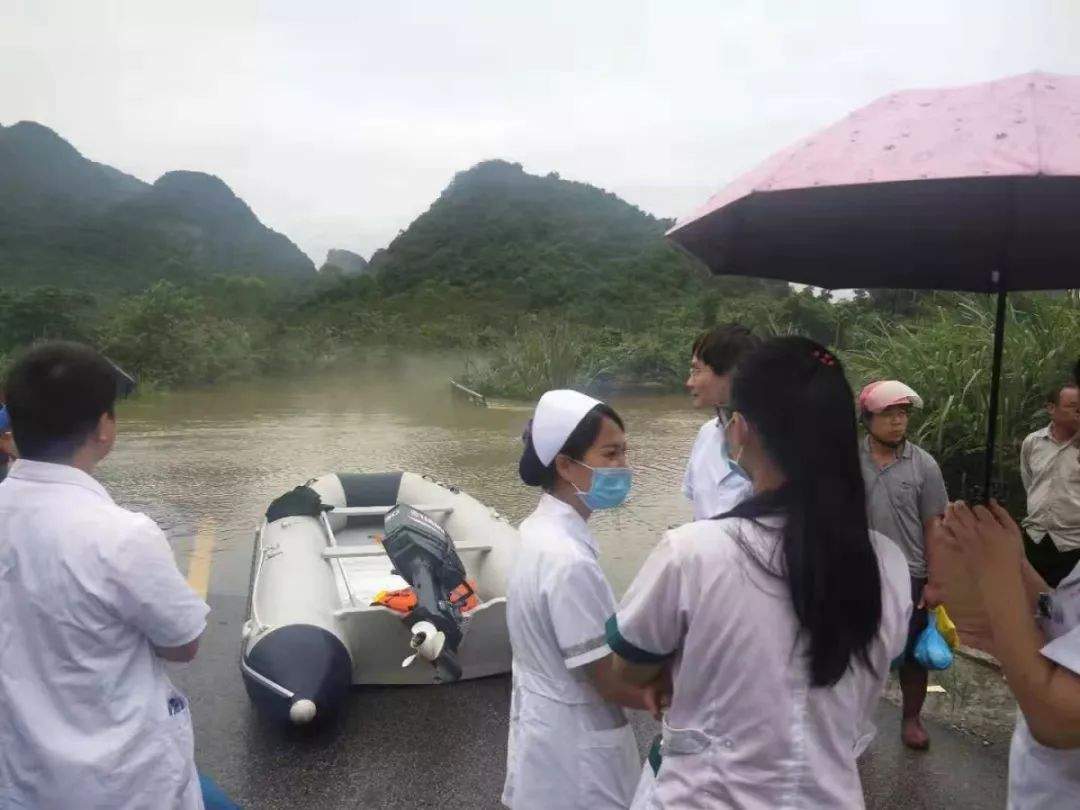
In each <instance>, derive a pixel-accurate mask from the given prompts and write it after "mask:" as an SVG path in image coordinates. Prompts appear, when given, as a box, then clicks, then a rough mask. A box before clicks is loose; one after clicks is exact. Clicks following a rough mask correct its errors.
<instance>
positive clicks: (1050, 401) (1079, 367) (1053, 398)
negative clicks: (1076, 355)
mask: <svg viewBox="0 0 1080 810" xmlns="http://www.w3.org/2000/svg"><path fill="white" fill-rule="evenodd" d="M1073 373H1074V374H1076V375H1077V377H1080V361H1078V362H1077V364H1076V368H1075V369H1074V370H1073ZM1066 388H1080V381H1077V380H1066V381H1065V382H1063V383H1060V384H1058V385H1055V386H1054V387H1053V388H1051V389H1050V390H1049V391H1047V392H1046V404H1047V405H1060V404H1061V392H1062V391H1064V390H1065V389H1066Z"/></svg>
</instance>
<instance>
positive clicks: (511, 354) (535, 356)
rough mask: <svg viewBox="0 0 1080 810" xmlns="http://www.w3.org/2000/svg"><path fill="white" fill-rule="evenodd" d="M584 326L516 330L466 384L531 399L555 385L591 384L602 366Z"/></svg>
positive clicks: (558, 386) (564, 386)
mask: <svg viewBox="0 0 1080 810" xmlns="http://www.w3.org/2000/svg"><path fill="white" fill-rule="evenodd" d="M588 347H589V339H588V337H587V336H586V335H585V333H584V332H583V327H575V326H571V325H570V324H566V323H555V324H550V325H536V324H534V325H530V326H526V327H524V328H521V329H519V330H518V331H516V332H515V333H514V335H513V337H512V338H510V339H509V340H508V341H506V342H505V343H504V344H502V345H501V346H500V347H499V348H498V349H496V351H495V353H494V355H492V356H491V358H490V359H489V360H488V362H487V363H486V364H485V365H483V366H479V367H474V368H473V369H472V370H471V371H470V372H469V374H468V375H467V380H466V384H467V385H469V386H470V387H472V388H475V389H476V390H478V391H482V392H483V393H484V394H488V395H495V396H504V397H515V398H520V399H531V398H533V397H536V396H539V395H540V394H542V393H543V392H544V391H547V390H550V389H552V388H581V387H587V386H588V385H589V384H590V383H591V382H592V381H593V379H594V378H595V376H596V374H597V371H598V369H597V368H596V367H595V365H594V364H593V362H592V361H591V359H590V357H589V356H588Z"/></svg>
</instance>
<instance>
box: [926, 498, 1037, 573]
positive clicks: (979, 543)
mask: <svg viewBox="0 0 1080 810" xmlns="http://www.w3.org/2000/svg"><path fill="white" fill-rule="evenodd" d="M942 530H943V533H944V536H945V538H946V542H948V543H949V544H950V545H951V546H952V547H953V548H955V549H957V550H958V551H959V552H960V553H961V554H962V555H963V557H964V560H965V563H966V564H967V567H968V570H969V571H970V572H971V574H972V576H974V577H975V578H976V579H977V580H978V581H979V582H980V585H983V584H985V583H986V581H987V580H992V579H993V578H994V577H995V576H998V575H1003V574H1004V575H1013V574H1017V573H1018V572H1019V570H1020V566H1021V563H1022V562H1023V559H1024V543H1023V540H1022V538H1021V535H1020V527H1019V526H1017V525H1016V521H1014V520H1013V519H1012V516H1011V515H1009V513H1008V512H1007V511H1006V510H1005V509H1004V507H1002V506H1001V504H999V503H998V502H997V501H995V500H993V499H991V501H990V507H989V508H987V507H985V506H982V505H978V506H975V507H974V509H973V508H971V507H969V506H968V505H967V504H966V503H964V502H963V501H956V502H955V503H951V504H949V506H948V508H947V509H946V510H945V519H944V520H943V521H942Z"/></svg>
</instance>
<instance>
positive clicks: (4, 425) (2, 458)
mask: <svg viewBox="0 0 1080 810" xmlns="http://www.w3.org/2000/svg"><path fill="white" fill-rule="evenodd" d="M16 458H18V456H17V455H16V453H15V439H14V437H12V435H11V418H10V417H9V416H8V412H7V408H6V407H5V406H3V405H0V481H3V480H4V479H5V478H6V477H7V472H8V467H9V466H10V465H11V462H13V461H14V460H15V459H16Z"/></svg>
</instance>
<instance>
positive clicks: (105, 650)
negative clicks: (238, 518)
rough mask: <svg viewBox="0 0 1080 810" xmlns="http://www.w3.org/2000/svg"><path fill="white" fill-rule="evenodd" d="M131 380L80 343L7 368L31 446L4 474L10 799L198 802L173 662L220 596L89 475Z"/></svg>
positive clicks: (53, 346)
mask: <svg viewBox="0 0 1080 810" xmlns="http://www.w3.org/2000/svg"><path fill="white" fill-rule="evenodd" d="M122 383H123V381H122V379H120V378H119V377H118V375H117V373H116V369H115V367H113V366H112V365H110V364H109V363H108V361H106V360H105V359H104V358H103V357H101V355H99V354H98V353H97V352H95V351H93V350H92V349H90V348H89V347H87V346H81V345H79V344H75V343H60V342H56V343H45V344H41V345H39V346H36V347H34V348H33V349H31V350H29V351H28V352H26V353H25V354H24V355H23V356H22V357H20V358H19V359H18V360H16V362H15V364H14V366H12V368H11V370H10V372H9V373H8V377H7V381H6V386H5V388H6V396H7V409H8V413H9V415H10V418H11V427H12V430H13V432H14V436H15V440H16V441H17V442H18V445H19V455H20V458H19V459H18V460H17V461H16V462H15V463H14V464H13V465H12V467H11V470H10V472H9V474H8V477H7V479H6V480H5V481H4V482H3V484H2V485H0V649H2V654H0V807H4V808H7V807H20V808H22V807H25V808H29V807H40V808H68V807H72V808H76V807H77V808H83V807H86V808H90V807H93V808H105V807H108V808H113V809H114V810H141V809H142V808H151V807H152V808H161V809H162V810H202V808H203V800H202V794H201V790H200V786H199V779H198V775H197V773H196V771H195V760H194V750H193V738H192V736H193V735H192V728H191V713H190V710H189V708H188V705H187V699H186V698H185V697H184V696H183V695H182V694H181V693H180V692H179V691H177V689H176V688H175V687H174V686H173V685H172V683H171V682H170V680H169V677H168V675H167V673H166V671H165V667H164V664H163V660H167V661H181V662H184V661H190V660H192V659H193V658H194V657H195V653H196V651H197V649H198V645H199V637H200V636H201V634H202V632H203V630H204V629H205V627H206V614H207V612H208V611H209V608H208V607H207V606H206V604H205V603H204V602H203V601H202V600H201V599H200V598H199V597H198V596H197V595H196V594H195V593H194V592H193V591H192V590H191V589H190V588H189V587H188V586H187V583H186V582H185V581H184V578H183V577H182V576H181V575H180V572H179V571H178V570H177V567H176V562H175V560H174V559H173V554H172V550H171V549H170V548H169V543H168V541H167V540H166V539H165V535H164V534H163V533H162V531H161V529H159V528H158V527H157V526H156V525H155V524H154V522H153V521H152V520H150V518H148V517H146V516H145V515H141V514H136V513H134V512H129V511H127V510H126V509H122V508H121V507H119V506H117V505H116V504H115V503H113V501H112V499H111V498H110V497H109V494H108V493H107V492H106V491H105V489H104V487H102V486H101V484H100V483H98V481H96V480H95V479H94V478H93V477H92V475H91V473H92V472H93V471H94V470H95V468H96V467H97V465H98V464H99V463H100V462H101V461H102V460H103V459H104V458H105V457H106V456H107V455H108V454H109V452H110V451H111V450H112V447H113V444H114V442H115V440H116V418H115V415H114V412H115V409H114V406H115V401H116V397H117V390H118V387H119V386H121V385H122Z"/></svg>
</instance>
